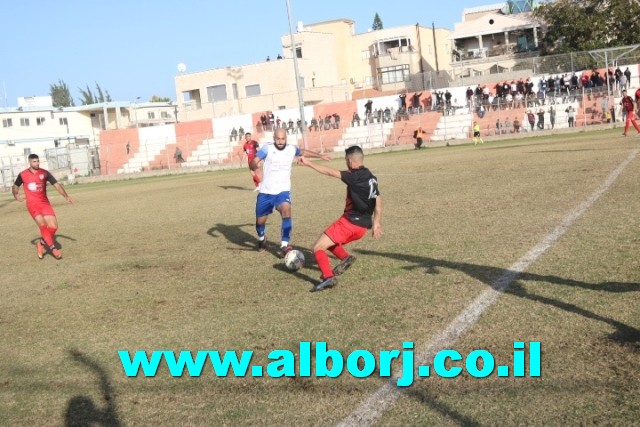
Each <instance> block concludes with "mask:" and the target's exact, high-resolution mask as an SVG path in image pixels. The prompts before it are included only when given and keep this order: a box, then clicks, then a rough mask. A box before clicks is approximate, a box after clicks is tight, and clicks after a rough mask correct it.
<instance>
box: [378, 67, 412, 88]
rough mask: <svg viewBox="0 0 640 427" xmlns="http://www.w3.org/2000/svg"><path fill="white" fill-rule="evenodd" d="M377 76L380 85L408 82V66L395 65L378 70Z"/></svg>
mask: <svg viewBox="0 0 640 427" xmlns="http://www.w3.org/2000/svg"><path fill="white" fill-rule="evenodd" d="M378 75H379V76H380V81H381V82H382V84H387V83H398V82H404V81H408V80H409V65H407V64H405V65H396V66H394V67H384V68H379V69H378Z"/></svg>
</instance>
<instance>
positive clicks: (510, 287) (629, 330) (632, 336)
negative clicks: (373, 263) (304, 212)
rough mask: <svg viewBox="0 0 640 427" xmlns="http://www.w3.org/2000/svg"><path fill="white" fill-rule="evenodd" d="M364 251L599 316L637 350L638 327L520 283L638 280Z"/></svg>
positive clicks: (634, 287)
mask: <svg viewBox="0 0 640 427" xmlns="http://www.w3.org/2000/svg"><path fill="white" fill-rule="evenodd" d="M356 251H357V252H359V253H361V254H364V255H371V256H380V257H385V258H391V259H396V260H399V261H404V262H409V263H411V265H408V266H406V267H404V269H406V270H415V269H424V270H425V274H429V275H431V274H438V273H439V270H438V269H439V268H448V269H451V270H458V271H461V272H463V273H465V274H466V275H468V276H470V277H472V278H474V279H476V280H478V281H481V282H483V283H485V284H486V285H487V286H489V287H491V288H493V289H495V290H497V291H500V292H505V293H508V294H511V295H515V296H517V297H520V298H526V299H528V300H531V301H535V302H539V303H542V304H546V305H550V306H553V307H556V308H559V309H562V310H565V311H568V312H571V313H574V314H577V315H580V316H582V317H585V318H587V319H592V320H598V321H600V322H604V323H606V324H608V325H610V326H612V327H613V328H614V329H615V330H614V332H612V333H611V334H609V336H608V338H609V339H610V340H612V341H613V342H615V343H618V344H621V345H630V346H632V347H633V348H634V349H635V351H638V350H640V330H638V329H637V328H634V327H632V326H629V325H626V324H624V323H622V322H619V321H617V320H614V319H612V318H609V317H606V316H602V315H600V314H597V313H594V312H592V311H589V310H587V309H584V308H582V307H579V306H577V305H575V304H572V303H568V302H564V301H560V300H557V299H554V298H550V297H546V296H542V295H537V294H534V293H530V292H529V291H527V290H526V289H525V287H524V286H523V283H524V281H527V280H531V281H538V282H546V283H551V284H554V285H561V286H574V287H577V288H582V289H588V290H591V291H595V292H614V293H619V292H640V283H633V282H631V283H629V282H602V283H588V282H582V281H579V280H573V279H566V278H563V277H558V276H550V275H540V274H533V273H527V272H523V273H517V272H515V271H511V270H508V269H504V268H499V267H491V266H485V265H478V264H470V263H466V262H454V261H447V260H441V259H435V258H429V257H419V256H415V255H409V254H399V253H390V252H376V251H369V250H356Z"/></svg>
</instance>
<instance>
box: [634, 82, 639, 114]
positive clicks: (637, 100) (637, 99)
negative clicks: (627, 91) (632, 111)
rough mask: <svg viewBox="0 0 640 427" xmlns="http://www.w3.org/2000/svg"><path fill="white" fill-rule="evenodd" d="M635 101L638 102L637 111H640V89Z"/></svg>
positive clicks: (637, 90)
mask: <svg viewBox="0 0 640 427" xmlns="http://www.w3.org/2000/svg"><path fill="white" fill-rule="evenodd" d="M635 101H636V111H640V87H639V88H638V89H636V93H635Z"/></svg>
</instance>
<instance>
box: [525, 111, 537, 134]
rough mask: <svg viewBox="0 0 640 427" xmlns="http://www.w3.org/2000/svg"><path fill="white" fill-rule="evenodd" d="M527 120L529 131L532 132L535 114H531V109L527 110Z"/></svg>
mask: <svg viewBox="0 0 640 427" xmlns="http://www.w3.org/2000/svg"><path fill="white" fill-rule="evenodd" d="M527 120H528V121H529V126H531V131H532V132H533V128H534V126H535V125H536V115H535V114H533V111H531V110H527Z"/></svg>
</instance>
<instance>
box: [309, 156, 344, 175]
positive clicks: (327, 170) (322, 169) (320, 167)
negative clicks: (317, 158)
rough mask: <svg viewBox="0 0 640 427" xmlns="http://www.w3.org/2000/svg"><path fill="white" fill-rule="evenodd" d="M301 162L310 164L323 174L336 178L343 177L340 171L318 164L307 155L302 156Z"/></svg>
mask: <svg viewBox="0 0 640 427" xmlns="http://www.w3.org/2000/svg"><path fill="white" fill-rule="evenodd" d="M299 162H300V164H302V165H305V166H309V167H310V168H311V169H313V170H315V171H317V172H320V173H321V174H323V175H328V176H332V177H334V178H341V176H340V171H338V170H335V169H333V168H330V167H329V166H323V165H317V164H315V162H312V161H311V160H309V159H307V158H306V157H300V159H299Z"/></svg>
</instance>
